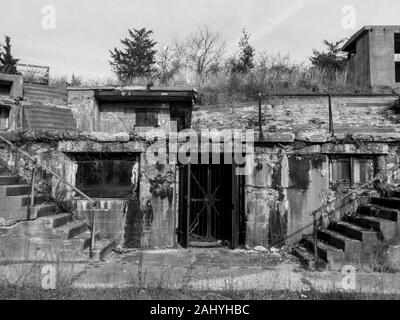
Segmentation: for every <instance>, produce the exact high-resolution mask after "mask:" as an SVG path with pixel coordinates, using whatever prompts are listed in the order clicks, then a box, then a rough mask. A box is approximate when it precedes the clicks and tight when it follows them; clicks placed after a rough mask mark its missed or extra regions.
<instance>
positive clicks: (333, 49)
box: [310, 39, 347, 71]
mask: <svg viewBox="0 0 400 320" xmlns="http://www.w3.org/2000/svg"><path fill="white" fill-rule="evenodd" d="M345 40H346V39H342V40H339V41H337V42H329V41H327V40H324V45H325V46H326V48H327V51H326V52H320V51H317V50H313V56H312V57H310V61H311V64H312V65H313V66H315V67H318V68H321V69H324V70H327V71H341V70H343V69H344V68H345V67H346V61H347V55H346V53H345V52H343V51H342V49H341V45H342V43H343V42H344V41H345Z"/></svg>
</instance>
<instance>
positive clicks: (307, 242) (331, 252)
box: [302, 236, 345, 269]
mask: <svg viewBox="0 0 400 320" xmlns="http://www.w3.org/2000/svg"><path fill="white" fill-rule="evenodd" d="M302 243H303V245H304V247H305V248H306V249H308V250H310V251H311V252H313V251H314V239H313V237H312V236H304V237H303V239H302ZM317 252H318V256H319V257H320V258H321V259H323V260H324V261H326V262H327V263H328V264H329V266H330V267H331V268H333V269H336V268H337V267H338V266H342V265H343V264H344V262H345V253H344V251H343V250H340V249H338V248H335V247H334V246H332V245H329V244H327V243H325V242H322V241H318V243H317Z"/></svg>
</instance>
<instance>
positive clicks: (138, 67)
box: [110, 28, 157, 81]
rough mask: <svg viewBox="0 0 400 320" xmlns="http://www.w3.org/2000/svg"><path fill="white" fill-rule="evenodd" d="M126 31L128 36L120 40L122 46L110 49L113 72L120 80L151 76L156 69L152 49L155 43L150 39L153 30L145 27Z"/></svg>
mask: <svg viewBox="0 0 400 320" xmlns="http://www.w3.org/2000/svg"><path fill="white" fill-rule="evenodd" d="M128 31H129V36H130V38H125V39H122V40H121V43H122V45H123V48H122V49H117V48H114V50H110V54H111V58H112V61H110V64H111V66H112V68H113V70H114V72H115V73H116V75H117V76H118V78H119V79H120V80H122V81H130V80H132V79H134V78H146V77H150V76H152V75H153V73H154V72H155V70H156V69H155V64H156V57H155V55H156V53H157V51H156V50H154V46H155V45H156V44H157V43H156V42H154V41H153V40H151V39H150V36H151V34H152V33H153V31H152V30H146V28H142V29H140V30H136V29H133V30H128Z"/></svg>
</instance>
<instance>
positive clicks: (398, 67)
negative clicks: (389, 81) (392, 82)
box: [395, 62, 400, 82]
mask: <svg viewBox="0 0 400 320" xmlns="http://www.w3.org/2000/svg"><path fill="white" fill-rule="evenodd" d="M395 74H396V82H400V62H396V63H395Z"/></svg>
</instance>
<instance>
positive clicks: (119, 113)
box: [99, 102, 170, 133]
mask: <svg viewBox="0 0 400 320" xmlns="http://www.w3.org/2000/svg"><path fill="white" fill-rule="evenodd" d="M135 108H145V109H158V112H157V122H158V127H160V128H161V129H166V130H168V129H169V123H170V109H169V104H162V103H133V102H130V103H125V102H124V103H121V102H111V103H109V102H104V103H101V104H100V106H99V114H100V119H99V129H100V130H99V131H101V132H108V133H116V132H121V131H124V132H132V131H134V130H135V128H136V126H137V121H136V112H135ZM150 128H151V127H148V128H147V129H150ZM140 129H141V130H143V129H146V128H140Z"/></svg>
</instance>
